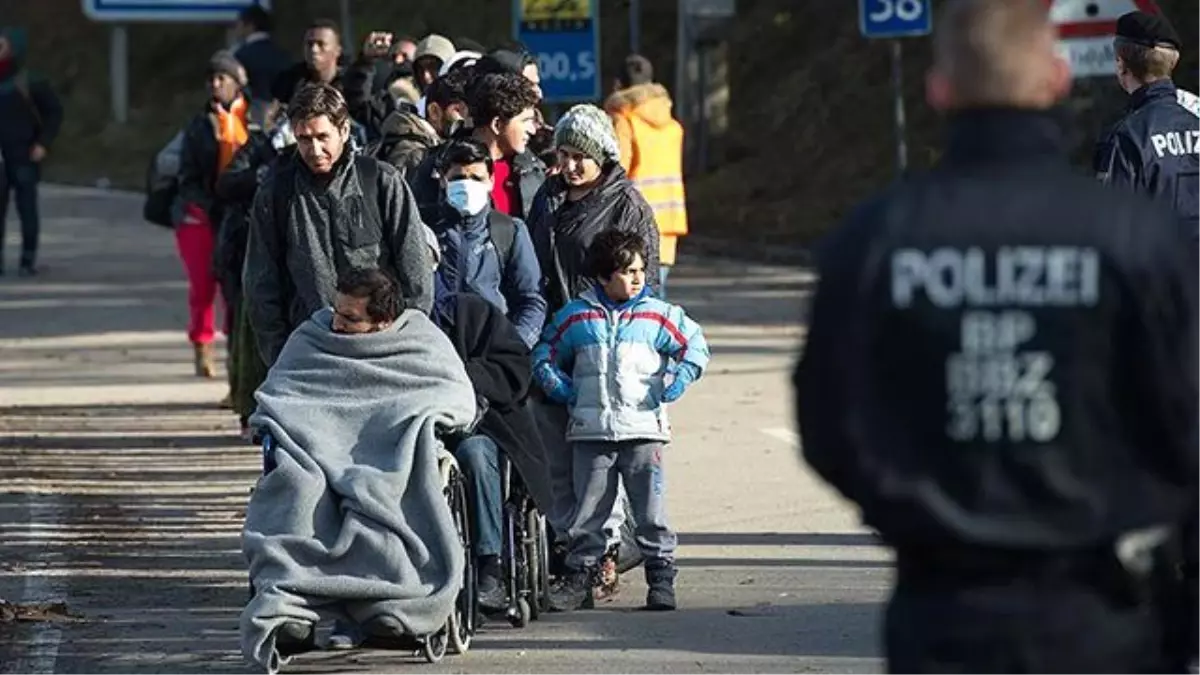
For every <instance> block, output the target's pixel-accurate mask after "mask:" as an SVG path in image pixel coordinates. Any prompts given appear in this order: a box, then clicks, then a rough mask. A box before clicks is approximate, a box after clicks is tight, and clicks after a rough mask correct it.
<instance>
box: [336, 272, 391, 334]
mask: <svg viewBox="0 0 1200 675" xmlns="http://www.w3.org/2000/svg"><path fill="white" fill-rule="evenodd" d="M337 292H338V293H341V294H342V295H346V296H349V297H351V298H366V300H367V316H369V317H371V320H372V321H375V322H377V323H390V322H392V321H395V320H396V319H397V318H398V317H399V316H400V312H401V311H402V310H403V309H404V308H403V302H402V301H401V299H400V285H399V284H397V283H396V280H395V279H393V278H392V276H391V275H390V274H388V273H387V272H384V271H383V270H381V269H378V268H374V269H360V270H350V271H349V272H346V273H345V274H342V275H341V276H339V277H338V282H337Z"/></svg>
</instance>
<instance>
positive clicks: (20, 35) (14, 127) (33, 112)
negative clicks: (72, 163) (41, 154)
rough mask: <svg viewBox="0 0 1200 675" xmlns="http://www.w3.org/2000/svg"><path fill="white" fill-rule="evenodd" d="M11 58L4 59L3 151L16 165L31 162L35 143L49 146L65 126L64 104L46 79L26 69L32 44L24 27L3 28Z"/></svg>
mask: <svg viewBox="0 0 1200 675" xmlns="http://www.w3.org/2000/svg"><path fill="white" fill-rule="evenodd" d="M0 36H3V37H5V38H6V39H7V40H8V43H9V46H10V50H11V51H10V53H9V57H8V58H7V59H5V60H4V61H0V154H2V155H3V158H4V161H6V162H11V163H13V164H21V163H27V162H29V161H31V160H30V158H29V151H30V150H31V149H32V148H33V146H34V145H35V144H38V145H41V146H42V147H44V148H49V147H50V146H51V145H52V144H53V143H54V139H55V138H56V137H57V136H58V131H59V129H60V128H61V126H62V116H63V109H62V104H61V103H60V102H59V100H58V96H56V95H55V93H54V90H53V89H51V88H50V84H49V83H48V82H46V80H45V79H43V78H41V77H39V76H37V75H35V74H33V73H30V72H29V71H28V70H26V67H25V59H26V55H27V53H28V44H27V41H26V40H27V38H26V34H25V31H24V30H22V29H20V28H3V29H0Z"/></svg>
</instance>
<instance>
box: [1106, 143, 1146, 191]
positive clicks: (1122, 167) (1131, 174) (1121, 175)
mask: <svg viewBox="0 0 1200 675" xmlns="http://www.w3.org/2000/svg"><path fill="white" fill-rule="evenodd" d="M1140 156H1141V152H1140V151H1139V150H1138V147H1137V144H1136V143H1134V142H1133V139H1132V138H1130V137H1129V136H1128V135H1127V134H1124V133H1121V132H1119V131H1118V132H1114V133H1112V134H1110V135H1109V136H1108V138H1106V139H1105V140H1104V141H1103V142H1102V143H1101V144H1100V147H1099V148H1098V149H1097V152H1096V160H1095V168H1096V178H1098V179H1099V180H1100V182H1101V183H1104V184H1105V185H1113V186H1117V187H1124V188H1129V189H1131V190H1136V189H1138V188H1139V187H1140V186H1141V177H1142V171H1141V164H1142V163H1141V160H1140Z"/></svg>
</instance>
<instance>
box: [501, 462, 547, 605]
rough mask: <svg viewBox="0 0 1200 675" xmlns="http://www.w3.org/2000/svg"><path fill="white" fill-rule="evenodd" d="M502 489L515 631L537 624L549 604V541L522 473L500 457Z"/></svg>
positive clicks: (504, 543) (506, 566)
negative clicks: (533, 623) (532, 623)
mask: <svg viewBox="0 0 1200 675" xmlns="http://www.w3.org/2000/svg"><path fill="white" fill-rule="evenodd" d="M500 480H501V481H502V483H501V484H502V486H503V488H502V489H503V492H502V494H503V496H504V515H503V519H502V521H501V522H502V527H503V533H502V539H501V542H502V545H503V561H504V567H505V576H506V583H507V587H508V603H509V604H508V610H507V611H506V612H505V618H507V619H508V621H509V623H510V624H512V626H513V627H514V628H524V627H525V626H528V625H529V622H530V621H535V620H537V618H538V617H539V616H540V615H541V614H542V613H543V612H545V611H547V609H548V608H549V605H550V539H549V536H548V534H547V529H546V518H545V516H543V515H542V514H541V513H540V512H539V511H538V509H537V506H536V505H535V504H534V502H533V498H532V497H530V495H529V492H528V491H527V490H526V489H525V484H524V482H523V481H522V480H521V475H520V472H518V471H517V470H516V467H514V466H513V463H512V461H511V460H509V458H508V457H507V456H505V455H504V454H503V453H501V454H500Z"/></svg>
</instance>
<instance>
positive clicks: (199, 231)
mask: <svg viewBox="0 0 1200 675" xmlns="http://www.w3.org/2000/svg"><path fill="white" fill-rule="evenodd" d="M245 86H246V71H245V69H244V68H243V67H242V65H241V64H240V63H238V61H237V59H235V58H234V57H233V55H232V54H230V53H229V52H226V51H221V52H217V53H216V54H215V55H213V57H212V59H211V60H210V61H209V67H208V100H207V101H206V102H205V105H204V109H203V110H202V111H200V112H199V113H198V114H197V115H196V116H195V117H194V118H192V120H191V122H189V123H188V125H187V127H186V128H185V129H184V137H183V147H182V151H181V154H180V160H179V204H180V219H179V223H178V225H177V226H176V228H175V242H176V245H177V247H178V249H179V257H180V258H181V259H182V260H183V267H184V270H185V271H186V272H187V279H188V317H189V318H188V339H189V340H190V341H191V343H192V347H193V349H194V356H195V367H196V375H197V376H199V377H207V378H212V377H216V364H215V362H214V358H213V346H212V343H213V339H214V338H215V337H216V326H215V323H216V318H215V317H216V300H217V295H218V287H217V278H216V275H215V274H214V272H213V248H214V246H215V242H216V229H217V227H218V226H219V224H220V222H221V204H220V201H219V200H218V199H217V197H216V182H217V177H218V176H219V175H220V174H221V172H222V171H224V170H225V168H226V167H227V166H229V163H230V161H232V160H233V155H234V153H235V152H237V150H238V148H240V147H242V146H243V145H245V143H246V141H247V139H248V138H249V132H248V130H247V123H246V112H247V109H248V102H247V100H246V98H245V97H244V96H243V94H242V90H243V88H245ZM226 328H228V326H226ZM226 332H228V330H226Z"/></svg>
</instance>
